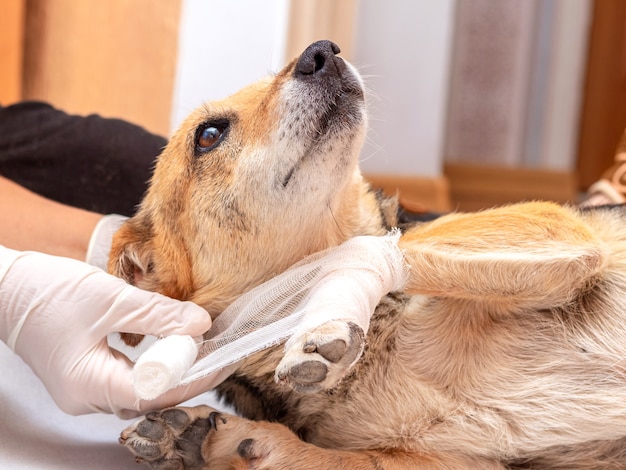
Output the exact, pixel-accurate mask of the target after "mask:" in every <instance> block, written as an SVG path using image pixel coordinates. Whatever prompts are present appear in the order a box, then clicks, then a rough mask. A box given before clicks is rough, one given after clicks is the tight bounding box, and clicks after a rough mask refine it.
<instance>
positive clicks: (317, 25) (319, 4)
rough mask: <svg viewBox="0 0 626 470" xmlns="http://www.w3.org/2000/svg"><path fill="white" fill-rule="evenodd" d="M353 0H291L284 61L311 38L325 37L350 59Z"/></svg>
mask: <svg viewBox="0 0 626 470" xmlns="http://www.w3.org/2000/svg"><path fill="white" fill-rule="evenodd" d="M356 4H357V2H356V0H341V1H336V0H291V3H290V13H289V26H288V28H289V29H288V32H287V50H286V51H285V57H286V59H287V61H290V60H291V59H293V58H295V57H297V56H298V55H300V54H301V53H302V51H303V50H304V49H306V47H307V46H308V45H309V44H311V43H312V42H314V41H318V40H320V39H329V40H331V41H333V42H335V43H336V44H337V45H338V46H339V48H340V49H341V56H342V57H344V58H345V59H347V60H352V49H353V41H354V22H355V17H356V16H355V15H356Z"/></svg>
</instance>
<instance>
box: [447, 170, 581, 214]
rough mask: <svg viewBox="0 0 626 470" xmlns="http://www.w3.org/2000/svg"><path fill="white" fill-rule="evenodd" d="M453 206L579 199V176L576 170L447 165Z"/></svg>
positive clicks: (462, 208)
mask: <svg viewBox="0 0 626 470" xmlns="http://www.w3.org/2000/svg"><path fill="white" fill-rule="evenodd" d="M444 174H445V175H446V177H447V178H448V181H449V183H450V199H451V203H452V207H453V209H455V210H460V211H475V210H479V209H486V208H489V207H493V206H497V205H502V204H507V203H511V202H521V201H530V200H546V201H555V202H560V203H566V202H576V199H577V190H576V186H577V178H576V175H575V174H573V173H568V172H559V171H546V170H531V169H521V168H515V169H514V168H498V167H485V166H477V165H463V164H446V165H444Z"/></svg>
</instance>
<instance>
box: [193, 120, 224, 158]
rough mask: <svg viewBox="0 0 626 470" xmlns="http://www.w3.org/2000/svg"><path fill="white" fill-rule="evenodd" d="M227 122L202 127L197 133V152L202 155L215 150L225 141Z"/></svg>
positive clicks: (210, 123)
mask: <svg viewBox="0 0 626 470" xmlns="http://www.w3.org/2000/svg"><path fill="white" fill-rule="evenodd" d="M227 128H228V122H227V121H220V122H209V123H205V124H203V125H202V126H200V127H199V128H198V130H197V132H196V150H197V151H198V152H200V153H204V152H208V151H209V150H212V149H214V148H215V147H216V146H217V145H218V144H219V143H220V142H221V141H222V139H223V137H224V134H225V133H226V129H227Z"/></svg>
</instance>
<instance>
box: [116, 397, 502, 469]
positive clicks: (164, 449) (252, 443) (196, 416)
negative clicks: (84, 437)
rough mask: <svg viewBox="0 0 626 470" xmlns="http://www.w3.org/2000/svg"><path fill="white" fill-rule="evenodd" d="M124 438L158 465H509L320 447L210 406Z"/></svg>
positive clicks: (153, 417) (161, 418) (150, 423)
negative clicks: (223, 412) (220, 411)
mask: <svg viewBox="0 0 626 470" xmlns="http://www.w3.org/2000/svg"><path fill="white" fill-rule="evenodd" d="M120 442H121V443H122V444H124V445H125V446H126V447H128V448H129V449H130V450H131V451H132V452H133V453H134V454H135V455H136V459H137V461H138V462H145V463H148V464H149V465H150V466H151V467H152V468H153V469H155V470H166V469H167V470H169V469H183V468H207V469H209V468H210V469H211V470H226V469H242V470H243V469H247V470H249V469H253V470H270V469H271V470H287V469H294V468H297V469H299V470H319V469H327V468H328V469H330V468H332V469H335V470H353V469H357V468H358V469H359V470H413V469H416V470H422V469H423V470H443V469H450V468H454V469H458V470H464V469H466V470H470V469H476V468H480V469H484V470H504V468H505V466H503V465H501V464H500V463H499V462H494V461H490V460H483V459H481V458H473V457H467V456H462V455H427V454H421V453H415V452H407V451H406V450H401V449H389V450H385V451H376V450H362V451H345V450H333V449H325V448H320V447H316V446H314V445H312V444H309V443H306V442H304V441H302V440H300V439H299V438H298V437H297V436H296V435H295V434H294V433H293V432H291V431H290V430H289V429H288V428H286V427H285V426H283V425H281V424H277V423H269V422H266V421H251V420H247V419H244V418H239V417H236V416H231V415H227V414H222V413H219V412H217V411H216V410H214V409H212V408H210V407H207V406H198V407H195V408H170V409H167V410H164V411H161V412H159V413H151V414H150V415H148V416H147V417H146V418H144V419H143V420H141V421H138V422H137V423H135V424H134V425H132V426H131V427H129V428H127V429H126V430H124V431H123V433H122V436H121V438H120Z"/></svg>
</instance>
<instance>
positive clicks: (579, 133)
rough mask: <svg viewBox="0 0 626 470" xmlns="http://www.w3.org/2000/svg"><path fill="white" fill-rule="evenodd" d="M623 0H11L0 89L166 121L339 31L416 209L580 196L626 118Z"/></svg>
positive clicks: (389, 170)
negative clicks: (362, 80)
mask: <svg viewBox="0 0 626 470" xmlns="http://www.w3.org/2000/svg"><path fill="white" fill-rule="evenodd" d="M625 25H626V2H623V1H622V0H509V1H507V2H494V1H492V0H438V1H432V0H413V1H406V0H230V1H228V2H222V1H217V0H109V1H107V2H101V1H98V0H81V1H80V2H78V1H73V0H0V70H2V71H3V73H2V74H0V103H1V104H3V105H7V104H9V103H10V102H13V101H17V100H20V99H43V100H46V101H49V102H51V103H52V104H54V105H55V106H57V107H59V108H61V109H64V110H66V111H68V112H71V113H79V114H87V113H93V112H95V113H99V114H101V115H104V116H114V117H121V118H125V119H128V120H131V121H133V122H136V123H138V124H141V125H143V126H144V127H146V128H147V129H149V130H151V131H153V132H156V133H160V134H163V135H167V134H169V133H170V132H171V130H172V129H173V128H174V127H175V126H176V125H177V124H178V123H179V122H180V120H181V119H182V118H183V117H184V116H185V115H186V114H187V113H188V112H189V111H190V110H191V109H193V108H194V107H195V106H197V105H198V104H200V103H201V102H202V101H204V100H210V99H219V98H223V97H225V96H227V95H228V94H230V93H232V92H234V91H236V90H237V89H239V88H240V87H241V86H243V85H245V84H246V83H249V82H251V81H254V80H256V79H258V78H260V77H262V76H265V75H267V74H269V73H272V72H275V71H277V70H278V69H280V68H281V67H282V66H283V65H284V64H285V63H286V62H287V61H288V60H290V59H291V58H293V57H295V56H297V55H298V54H299V53H300V52H301V51H302V50H303V49H304V48H305V47H306V46H307V45H308V44H309V43H310V42H312V41H314V40H317V39H331V40H334V41H335V42H337V43H338V44H339V45H340V47H341V49H342V55H343V56H344V57H346V58H347V59H349V60H351V61H352V62H353V63H354V64H355V65H357V67H359V69H360V70H361V71H362V73H363V75H364V76H365V79H366V82H367V85H368V88H369V89H370V92H369V94H368V99H369V102H370V113H371V123H370V134H369V137H368V141H367V143H366V146H365V148H364V150H363V153H362V156H361V160H362V167H363V169H364V172H365V173H366V174H367V175H368V177H369V178H370V179H371V180H372V181H373V182H374V183H375V184H377V185H380V186H383V187H385V188H387V190H388V191H390V192H395V191H397V190H399V191H400V196H401V198H403V199H404V201H405V202H406V203H407V204H409V205H414V207H416V208H420V207H424V208H426V209H434V210H448V209H450V208H452V209H457V208H458V209H464V210H474V209H479V208H482V207H488V206H491V205H494V204H501V203H505V202H512V201H518V200H525V199H552V200H557V201H575V200H576V198H577V197H578V195H579V192H580V191H584V190H585V189H586V187H587V186H588V185H589V184H591V183H592V182H594V181H595V180H596V179H598V178H599V176H600V174H601V173H602V171H604V169H605V168H607V167H608V166H609V165H610V164H611V161H612V158H613V153H614V150H615V146H616V144H617V143H618V141H619V138H620V134H621V132H622V131H623V129H624V127H626V93H625V89H624V85H625V82H624V80H625V78H626V72H625V71H626V55H625V52H624V47H625V46H626V35H625Z"/></svg>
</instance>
